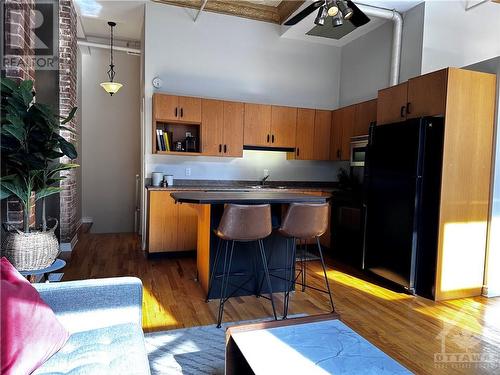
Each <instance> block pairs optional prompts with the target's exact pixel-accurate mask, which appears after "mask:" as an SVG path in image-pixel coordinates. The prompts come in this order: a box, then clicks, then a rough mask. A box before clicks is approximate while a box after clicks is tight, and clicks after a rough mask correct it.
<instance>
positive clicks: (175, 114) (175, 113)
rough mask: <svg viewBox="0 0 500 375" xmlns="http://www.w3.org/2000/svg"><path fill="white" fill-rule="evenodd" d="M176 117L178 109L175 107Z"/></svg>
mask: <svg viewBox="0 0 500 375" xmlns="http://www.w3.org/2000/svg"><path fill="white" fill-rule="evenodd" d="M175 117H177V107H175Z"/></svg>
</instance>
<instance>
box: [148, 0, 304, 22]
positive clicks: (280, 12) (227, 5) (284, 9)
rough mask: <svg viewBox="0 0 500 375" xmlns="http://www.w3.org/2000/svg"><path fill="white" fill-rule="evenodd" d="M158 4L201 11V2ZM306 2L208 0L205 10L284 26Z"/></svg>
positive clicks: (161, 0) (183, 0)
mask: <svg viewBox="0 0 500 375" xmlns="http://www.w3.org/2000/svg"><path fill="white" fill-rule="evenodd" d="M154 1H155V2H157V3H162V4H168V5H175V6H180V7H184V8H192V9H200V7H201V5H202V3H203V1H201V0H154ZM303 3H304V1H282V2H281V3H280V4H279V5H278V6H276V7H273V6H269V5H262V4H255V3H250V2H247V1H232V0H208V2H207V3H206V5H205V8H204V10H205V11H208V12H214V13H222V14H228V15H231V16H236V17H243V18H249V19H253V20H257V21H264V22H271V23H276V24H282V23H283V22H285V21H286V19H287V18H288V17H289V16H290V15H291V14H292V13H293V12H295V11H296V10H297V9H298V8H299V7H300V6H301V5H302V4H303Z"/></svg>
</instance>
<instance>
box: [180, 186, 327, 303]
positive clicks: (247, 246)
mask: <svg viewBox="0 0 500 375" xmlns="http://www.w3.org/2000/svg"><path fill="white" fill-rule="evenodd" d="M171 196H172V198H173V199H174V200H175V202H176V203H181V204H189V205H190V206H191V207H192V208H193V209H195V210H196V212H197V215H198V233H197V239H198V241H197V260H196V263H197V269H198V280H199V283H200V285H201V286H202V288H203V290H204V292H205V293H207V292H208V283H209V279H210V272H211V269H212V266H213V263H214V261H215V252H216V248H217V242H218V237H217V236H216V235H215V234H214V230H215V229H216V228H217V227H218V225H219V222H220V219H221V217H222V213H223V212H224V205H225V204H228V203H234V204H270V205H271V215H272V224H273V229H276V228H278V227H279V226H280V224H281V218H282V214H283V212H284V209H285V207H286V205H287V204H290V203H325V202H326V201H327V200H328V197H327V196H318V195H309V194H304V193H293V192H281V191H251V192H234V191H232V192H227V191H220V192H215V191H210V192H207V191H185V192H184V191H181V192H175V193H172V194H171ZM264 247H265V250H266V256H267V258H268V262H269V268H270V269H271V270H272V269H284V268H285V265H286V255H287V254H286V239H285V238H284V237H282V236H280V235H279V234H277V233H276V232H275V231H273V233H272V234H271V235H270V236H269V237H267V238H266V239H265V240H264ZM256 250H257V243H254V242H249V243H237V244H236V245H235V250H234V260H233V270H232V272H235V273H237V274H240V275H243V274H245V275H247V276H233V277H231V278H230V286H229V289H230V290H229V293H230V294H234V295H240V296H241V295H252V294H255V292H256V289H257V280H260V279H261V276H262V270H261V267H260V266H259V263H258V262H257V263H255V262H254V259H255V257H254V255H255V254H256ZM271 252H272V257H270V254H271ZM220 266H222V265H220ZM221 271H222V270H217V271H216V273H220V272H221ZM274 273H275V274H276V275H278V276H281V277H284V272H283V271H279V272H274ZM280 273H281V275H280ZM251 275H255V276H256V277H254V278H252V277H251ZM233 279H234V280H233ZM245 280H247V281H248V282H247V283H246V284H245V285H244V287H243V288H237V286H238V285H240V284H242V282H244V281H245ZM219 284H220V283H219V282H214V285H213V287H212V290H211V293H210V296H209V298H217V297H218V296H219V289H220V285H219ZM272 288H273V292H280V291H284V290H285V289H286V283H285V282H284V281H283V280H281V279H280V278H272ZM262 292H263V293H265V292H267V291H266V288H265V287H264V288H263V290H262Z"/></svg>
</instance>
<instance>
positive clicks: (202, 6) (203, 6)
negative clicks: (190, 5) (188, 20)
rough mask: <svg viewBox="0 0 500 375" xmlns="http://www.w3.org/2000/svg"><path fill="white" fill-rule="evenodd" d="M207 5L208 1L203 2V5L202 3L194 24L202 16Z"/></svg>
mask: <svg viewBox="0 0 500 375" xmlns="http://www.w3.org/2000/svg"><path fill="white" fill-rule="evenodd" d="M207 3H208V0H203V3H201V7H200V9H199V10H198V13H196V16H195V17H194V20H193V21H194V22H196V20H197V19H198V17H199V16H200V14H201V12H203V9H205V5H207Z"/></svg>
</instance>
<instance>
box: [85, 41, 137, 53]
mask: <svg viewBox="0 0 500 375" xmlns="http://www.w3.org/2000/svg"><path fill="white" fill-rule="evenodd" d="M77 44H78V45H79V46H85V47H94V48H104V49H109V44H103V43H97V42H88V41H86V40H85V39H78V40H77ZM113 50H114V51H122V52H127V53H130V54H133V55H140V54H141V50H140V49H138V48H131V47H120V46H113Z"/></svg>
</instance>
